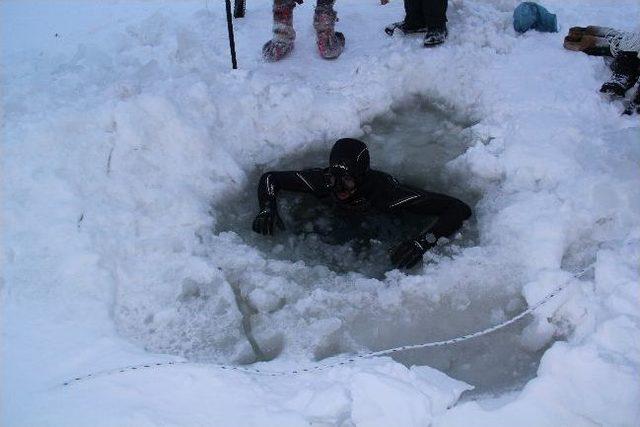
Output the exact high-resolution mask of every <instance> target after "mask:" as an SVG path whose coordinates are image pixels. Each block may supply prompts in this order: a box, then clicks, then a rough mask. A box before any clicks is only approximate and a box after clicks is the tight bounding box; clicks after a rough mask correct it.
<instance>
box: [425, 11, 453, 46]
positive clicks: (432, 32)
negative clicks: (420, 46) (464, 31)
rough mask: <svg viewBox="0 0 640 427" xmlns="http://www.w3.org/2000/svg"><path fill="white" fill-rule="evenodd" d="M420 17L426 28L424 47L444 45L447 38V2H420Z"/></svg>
mask: <svg viewBox="0 0 640 427" xmlns="http://www.w3.org/2000/svg"><path fill="white" fill-rule="evenodd" d="M421 7H422V15H423V16H424V22H425V24H426V26H427V33H426V34H425V36H424V45H425V46H427V47H430V46H436V45H439V44H441V43H444V41H445V39H446V38H447V0H421Z"/></svg>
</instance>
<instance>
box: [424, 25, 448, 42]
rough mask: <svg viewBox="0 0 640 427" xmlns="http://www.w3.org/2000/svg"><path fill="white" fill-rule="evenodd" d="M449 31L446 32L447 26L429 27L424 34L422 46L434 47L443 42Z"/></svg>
mask: <svg viewBox="0 0 640 427" xmlns="http://www.w3.org/2000/svg"><path fill="white" fill-rule="evenodd" d="M448 35H449V33H448V32H447V26H446V25H444V26H442V27H436V28H429V29H428V30H427V33H426V34H425V35H424V42H423V44H424V47H434V46H438V45H439V44H442V43H444V41H445V40H446V39H447V36H448Z"/></svg>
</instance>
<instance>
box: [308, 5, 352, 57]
mask: <svg viewBox="0 0 640 427" xmlns="http://www.w3.org/2000/svg"><path fill="white" fill-rule="evenodd" d="M334 2H335V0H318V1H317V3H316V10H315V13H314V16H313V28H314V29H315V30H316V37H317V42H318V50H319V51H320V55H321V56H322V57H323V58H325V59H335V58H337V57H338V56H340V54H341V53H342V51H343V50H344V44H345V40H344V35H343V34H342V33H339V32H336V31H335V24H336V20H337V14H336V11H335V10H333V3H334Z"/></svg>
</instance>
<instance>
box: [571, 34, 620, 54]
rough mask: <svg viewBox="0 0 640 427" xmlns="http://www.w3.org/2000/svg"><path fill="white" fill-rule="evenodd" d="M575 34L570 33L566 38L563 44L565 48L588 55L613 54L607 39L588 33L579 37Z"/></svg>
mask: <svg viewBox="0 0 640 427" xmlns="http://www.w3.org/2000/svg"><path fill="white" fill-rule="evenodd" d="M575 34H576V33H574V36H571V35H568V36H566V37H565V38H564V43H563V46H564V48H565V49H568V50H573V51H577V52H584V53H586V54H587V55H595V56H611V49H610V47H609V41H608V40H607V39H605V38H603V37H598V36H591V35H586V34H585V35H583V36H582V37H580V38H577V37H576V36H575ZM576 38H577V40H576Z"/></svg>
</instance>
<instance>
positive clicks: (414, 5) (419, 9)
mask: <svg viewBox="0 0 640 427" xmlns="http://www.w3.org/2000/svg"><path fill="white" fill-rule="evenodd" d="M404 11H405V13H406V16H405V18H404V24H405V27H406V28H410V29H417V28H424V27H427V28H429V29H434V30H435V29H440V28H443V27H445V25H446V22H447V0H404Z"/></svg>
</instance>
